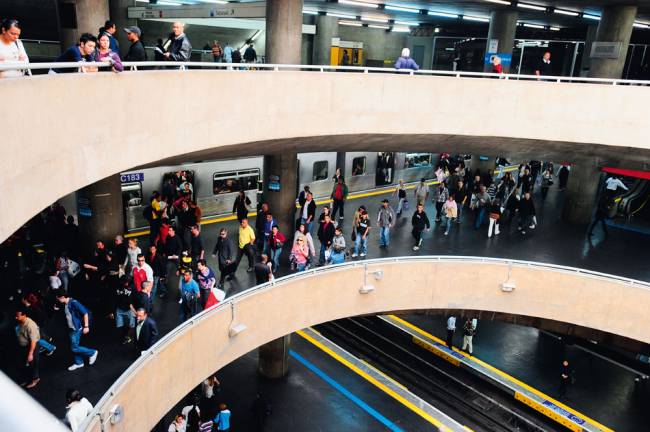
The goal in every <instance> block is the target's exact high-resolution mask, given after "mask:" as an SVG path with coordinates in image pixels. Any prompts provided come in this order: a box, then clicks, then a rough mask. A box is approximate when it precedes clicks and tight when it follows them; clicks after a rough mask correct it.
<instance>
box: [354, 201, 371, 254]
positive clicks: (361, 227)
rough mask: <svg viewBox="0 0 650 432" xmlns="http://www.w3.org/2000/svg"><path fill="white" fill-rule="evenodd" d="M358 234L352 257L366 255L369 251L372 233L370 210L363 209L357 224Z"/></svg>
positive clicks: (356, 230)
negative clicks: (369, 237)
mask: <svg viewBox="0 0 650 432" xmlns="http://www.w3.org/2000/svg"><path fill="white" fill-rule="evenodd" d="M355 232H356V236H355V239H354V252H353V253H352V258H356V257H357V256H360V257H365V256H366V253H367V252H368V235H369V234H370V219H369V217H368V212H365V211H362V212H361V214H360V216H359V220H358V221H357V223H356V224H355Z"/></svg>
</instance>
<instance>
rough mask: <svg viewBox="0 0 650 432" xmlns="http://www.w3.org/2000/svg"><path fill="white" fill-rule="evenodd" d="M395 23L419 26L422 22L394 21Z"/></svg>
mask: <svg viewBox="0 0 650 432" xmlns="http://www.w3.org/2000/svg"><path fill="white" fill-rule="evenodd" d="M394 22H395V24H399V25H403V26H410V27H417V26H419V25H420V23H416V22H410V21H394Z"/></svg>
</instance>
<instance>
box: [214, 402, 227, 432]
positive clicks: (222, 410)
mask: <svg viewBox="0 0 650 432" xmlns="http://www.w3.org/2000/svg"><path fill="white" fill-rule="evenodd" d="M230 415H231V413H230V410H229V409H228V407H227V406H226V404H225V403H221V404H219V412H218V413H217V415H216V416H215V417H214V420H213V421H214V426H215V429H214V430H216V431H228V430H230Z"/></svg>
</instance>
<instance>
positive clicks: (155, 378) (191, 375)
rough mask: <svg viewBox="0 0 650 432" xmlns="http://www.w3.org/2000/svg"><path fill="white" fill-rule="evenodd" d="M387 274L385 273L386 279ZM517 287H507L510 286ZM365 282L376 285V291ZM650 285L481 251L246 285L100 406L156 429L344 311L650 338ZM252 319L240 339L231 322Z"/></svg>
mask: <svg viewBox="0 0 650 432" xmlns="http://www.w3.org/2000/svg"><path fill="white" fill-rule="evenodd" d="M379 275H381V276H379ZM504 282H509V283H512V284H514V285H515V289H514V290H513V291H512V292H504V291H503V290H502V284H503V283H504ZM364 285H373V286H374V290H372V291H370V292H369V293H367V294H363V293H361V292H360V288H361V287H363V286H364ZM649 307H650V285H649V284H646V283H643V282H639V281H634V280H630V279H625V278H618V277H614V276H610V275H605V274H600V273H594V272H587V271H584V270H579V269H572V268H568V267H561V266H551V265H546V264H537V263H529V262H524V261H508V260H499V259H486V258H472V257H421V258H414V257H412V258H389V259H380V260H370V261H366V262H356V263H350V264H343V265H340V266H331V267H323V268H319V269H316V270H311V271H308V272H305V273H300V274H294V275H290V276H287V277H284V278H282V279H279V280H277V281H276V282H275V283H271V284H265V285H261V286H258V287H255V288H251V289H250V290H248V291H245V292H242V293H241V294H238V295H236V296H234V297H232V298H230V299H228V300H227V301H226V302H224V303H223V304H221V305H220V306H219V307H217V308H215V309H213V310H210V311H207V312H204V313H202V314H201V315H198V316H197V317H195V318H194V319H193V320H191V321H188V322H186V323H184V324H183V325H181V326H179V327H178V328H177V329H175V330H174V331H172V332H171V333H169V334H167V335H166V336H165V337H164V338H163V339H162V340H161V341H159V342H158V344H156V345H155V346H154V347H153V348H152V350H151V351H150V352H149V353H148V354H146V355H145V356H143V357H141V358H140V359H139V360H138V361H136V362H135V363H134V364H133V365H132V366H131V367H130V368H129V369H128V370H127V371H126V372H125V373H124V374H123V375H122V376H121V377H120V379H118V380H117V381H116V382H115V384H114V385H113V386H112V387H111V389H110V390H109V391H108V392H107V393H106V395H105V396H104V397H103V398H102V399H101V400H100V402H99V403H98V404H97V406H96V409H95V412H94V416H93V417H90V418H89V420H88V422H87V424H86V427H85V430H87V431H93V432H95V431H96V432H99V431H100V430H102V429H101V427H100V421H99V418H100V417H99V415H101V417H102V418H104V419H109V410H110V409H111V408H112V407H113V406H114V405H115V404H119V405H121V406H122V407H124V408H125V410H124V418H123V419H122V421H121V422H119V423H117V424H114V425H112V424H110V422H109V421H108V420H106V421H105V422H104V423H105V424H104V426H105V429H104V430H106V431H136V430H150V429H151V428H152V427H153V426H154V425H155V424H156V423H157V422H158V420H159V419H160V418H161V417H162V416H163V415H164V414H165V413H166V412H167V411H168V410H169V409H170V408H171V407H172V406H174V405H175V404H176V403H177V402H178V400H179V399H181V398H182V397H183V396H184V395H186V394H187V393H188V392H189V391H190V390H191V389H192V388H193V387H194V386H195V385H196V384H197V383H199V382H200V381H202V380H203V379H204V378H205V377H206V376H208V375H209V374H210V373H212V372H213V371H214V370H216V369H219V368H221V367H223V366H225V365H226V364H228V363H230V362H231V361H233V360H235V359H236V358H238V357H240V356H241V355H243V354H245V353H247V352H249V351H250V350H252V349H254V348H256V347H258V346H260V345H262V344H264V343H266V342H269V341H271V340H273V339H276V338H278V337H281V336H283V335H286V334H289V333H292V332H294V331H296V330H299V329H302V328H305V327H309V326H312V325H315V324H318V323H322V322H327V321H331V320H335V319H338V318H343V317H348V316H354V315H361V314H377V313H383V312H388V311H402V310H413V309H465V310H480V311H494V312H505V313H511V314H519V315H527V316H533V317H539V318H545V319H551V320H556V321H563V322H567V323H572V324H576V325H579V326H584V327H590V328H594V329H599V330H603V331H608V332H611V333H615V334H618V335H621V336H625V337H628V338H632V339H636V340H639V341H642V342H646V343H648V342H650V329H649V328H648V327H647V326H643V325H639V323H642V322H645V320H646V315H647V310H648V309H649ZM240 324H243V325H244V326H246V328H245V329H244V330H243V331H242V332H240V333H239V334H237V335H236V336H233V337H230V336H229V329H230V328H232V327H233V326H236V325H240Z"/></svg>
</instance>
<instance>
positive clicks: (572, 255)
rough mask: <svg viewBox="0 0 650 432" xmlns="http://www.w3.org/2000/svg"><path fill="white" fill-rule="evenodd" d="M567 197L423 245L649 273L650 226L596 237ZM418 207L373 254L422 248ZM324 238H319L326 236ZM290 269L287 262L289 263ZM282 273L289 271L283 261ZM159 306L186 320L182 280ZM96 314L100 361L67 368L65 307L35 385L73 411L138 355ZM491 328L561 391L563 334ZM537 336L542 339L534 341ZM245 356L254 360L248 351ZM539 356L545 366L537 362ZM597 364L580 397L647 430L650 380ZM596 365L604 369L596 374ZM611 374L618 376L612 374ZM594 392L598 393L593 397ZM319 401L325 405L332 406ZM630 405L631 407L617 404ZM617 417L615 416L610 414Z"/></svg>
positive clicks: (539, 382)
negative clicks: (526, 222) (415, 235)
mask: <svg viewBox="0 0 650 432" xmlns="http://www.w3.org/2000/svg"><path fill="white" fill-rule="evenodd" d="M384 197H385V196H381V195H379V196H373V197H366V198H361V199H355V200H350V201H348V202H347V204H346V208H345V210H346V219H345V220H344V221H343V224H344V227H345V228H346V232H349V228H350V226H351V224H352V216H353V214H354V209H356V208H357V207H358V206H359V205H362V204H363V205H365V206H366V207H367V208H368V209H369V211H370V217H371V220H375V219H374V218H376V214H377V209H378V208H379V205H380V202H381V200H382V199H383V198H384ZM409 198H410V196H409ZM563 199H564V196H563V193H562V192H559V191H557V189H556V188H555V187H553V188H552V189H551V191H550V192H549V195H548V198H547V201H546V203H544V204H543V203H542V202H541V201H540V200H539V198H538V197H537V199H536V205H537V218H538V222H539V226H538V227H537V228H536V229H535V230H528V234H527V235H526V236H522V235H520V234H519V233H518V232H517V231H516V223H515V224H513V226H512V227H507V226H505V225H504V226H502V233H501V234H500V235H499V236H498V237H496V238H492V239H488V238H487V228H482V229H481V230H480V231H475V230H474V229H473V226H472V224H471V221H472V219H473V218H472V217H471V215H469V214H467V213H466V214H465V215H464V221H463V223H462V224H460V225H455V226H454V227H453V228H452V231H451V233H450V235H449V236H443V235H442V233H443V232H444V229H443V228H442V227H438V226H436V225H435V224H434V226H433V229H432V230H431V231H430V232H428V233H426V234H425V236H424V241H423V244H422V247H421V249H420V251H419V252H417V254H420V255H434V254H436V255H475V256H489V257H502V258H515V259H523V260H531V261H540V262H546V263H553V264H561V265H567V266H575V267H581V268H586V269H591V270H596V271H601V272H605V273H612V274H616V275H621V276H627V277H632V278H636V279H640V280H645V281H650V266H648V265H647V263H648V258H649V257H650V256H649V255H650V252H648V248H647V247H645V242H648V241H650V237H649V236H647V235H644V234H641V233H637V232H632V231H627V230H620V229H614V228H612V229H610V235H609V237H608V238H607V239H606V240H605V239H603V238H602V235H601V233H600V231H599V229H597V236H595V237H593V238H592V241H588V239H587V238H586V236H585V232H586V226H584V225H582V226H581V225H570V224H566V223H565V222H562V221H560V211H559V209H561V207H562V204H563ZM319 207H320V206H319ZM412 210H413V209H411V211H410V212H409V215H408V217H407V216H404V217H402V218H401V219H400V220H399V222H398V223H397V226H396V227H395V229H394V230H393V232H392V235H391V245H390V247H389V248H387V249H380V248H379V247H378V230H377V229H373V230H371V234H370V239H369V247H368V257H367V258H380V257H387V256H403V255H413V254H415V252H413V251H412V250H411V247H412V244H413V243H412V238H411V234H410V231H411V227H410V213H412ZM317 213H320V209H318V210H317ZM427 213H428V215H429V218H430V219H431V221H432V222H433V220H434V219H435V217H434V214H435V208H434V206H433V205H432V204H431V203H428V204H427ZM515 221H516V220H515ZM224 226H225V227H227V228H229V229H230V231H231V232H233V233H235V232H236V222H235V221H228V222H221V223H214V224H206V225H205V226H204V227H203V230H202V236H203V240H204V244H205V246H206V248H207V249H206V250H207V251H209V252H211V251H212V248H213V246H214V244H215V242H216V239H217V235H218V230H219V228H221V227H224ZM316 244H317V245H318V241H317V240H316ZM145 245H146V239H145V238H144V237H143V238H141V247H142V246H145ZM243 261H244V263H243V264H242V265H241V266H240V268H239V270H238V272H237V279H236V280H234V281H232V282H228V283H227V288H228V295H232V294H234V293H236V292H240V291H242V290H245V289H247V288H249V287H250V286H252V285H253V284H254V276H253V275H252V274H249V273H246V265H245V264H246V259H245V258H244V259H243ZM285 263H286V261H285ZM214 264H215V261H214V259H213V258H212V257H211V256H210V257H209V259H208V265H214ZM215 267H216V266H215ZM283 271H284V272H286V269H284V270H283ZM281 274H283V272H282V271H281V272H280V275H281ZM174 282H175V281H174V278H171V282H170V285H171V286H176V284H175V283H174ZM153 316H154V318H155V319H156V320H157V322H158V325H159V327H160V330H161V332H162V333H166V332H168V331H169V330H171V329H172V328H173V327H175V326H176V325H177V324H178V305H177V303H176V297H175V295H174V291H173V290H172V292H171V295H169V296H168V297H167V298H166V299H163V300H161V299H156V302H155V311H154V314H153ZM94 324H95V325H94V328H93V331H92V332H91V334H90V335H89V336H88V337H87V338H86V337H84V339H83V345H85V346H89V347H92V348H98V349H99V351H100V354H99V358H98V360H97V363H96V364H95V365H94V366H93V367H85V368H83V369H80V370H77V371H74V372H68V371H67V369H66V368H67V366H68V365H70V364H71V362H72V357H71V355H70V352H69V348H68V343H67V337H66V334H65V324H64V318H63V316H62V314H60V315H59V316H58V317H56V319H55V320H54V322H52V323H50V324H49V325H48V328H47V330H48V332H49V333H50V334H51V335H53V336H54V337H55V339H56V340H57V346H58V350H57V352H56V353H55V354H54V355H53V356H52V357H48V358H43V359H42V361H41V377H42V381H41V384H40V385H39V386H37V387H36V388H35V389H33V390H32V391H31V392H30V394H32V395H33V396H34V397H35V398H36V399H37V400H38V401H39V402H41V403H42V404H43V405H44V406H45V407H46V408H47V409H49V410H50V411H51V412H53V413H54V414H55V415H57V416H62V415H63V414H64V412H65V400H64V398H65V392H66V390H67V389H68V388H70V387H76V388H78V389H80V390H81V391H82V392H83V393H84V394H85V395H86V396H87V397H88V399H89V400H90V401H91V402H92V403H95V402H97V400H99V398H100V397H101V395H102V394H103V393H104V392H105V391H106V390H107V389H108V388H109V386H110V385H111V384H112V383H113V382H114V381H115V379H117V377H118V376H119V375H120V374H121V373H122V372H123V371H124V370H125V369H126V368H127V367H128V365H129V364H130V363H131V362H132V360H133V357H132V356H131V349H130V348H129V347H124V346H121V345H120V338H119V335H118V333H117V331H116V329H115V328H114V326H113V322H112V321H108V320H106V319H104V318H103V317H101V316H97V315H96V316H95V321H94ZM488 328H490V327H488V326H487V325H485V326H483V324H481V328H480V330H479V336H478V337H477V338H476V345H477V350H488V347H489V346H491V345H493V346H494V348H493V351H492V352H493V353H494V355H493V356H492V357H489V358H486V359H485V360H486V361H488V362H489V361H491V360H494V361H497V358H498V355H497V354H498V353H499V352H501V351H503V352H504V355H503V356H502V357H503V359H504V360H503V362H504V364H503V368H504V370H506V371H507V372H509V373H512V374H513V375H515V376H517V377H518V378H521V379H522V380H524V381H526V382H528V383H529V384H531V385H535V386H539V387H543V388H544V390H548V391H549V392H552V390H553V388H554V387H555V385H556V382H557V380H556V379H555V378H554V374H555V372H556V371H557V361H558V360H557V359H558V356H559V355H560V354H557V353H558V351H559V350H561V346H558V347H555V348H553V349H550V348H543V349H538V350H534V349H533V348H535V347H536V346H537V345H539V346H546V345H551V346H553V345H554V344H556V343H555V342H552V341H545V338H544V337H542V336H539V335H537V336H536V330H534V329H529V328H523V329H522V330H521V331H517V332H512V331H511V330H510V331H508V332H506V333H504V334H503V335H501V333H499V331H497V330H495V331H494V333H490V332H488ZM494 328H500V327H498V326H497V327H494ZM502 331H503V330H502ZM3 341H4V343H5V345H6V344H7V340H6V338H4V337H3ZM531 341H535V343H534V344H533V346H532V347H531V345H530V344H531ZM540 341H541V342H540ZM503 344H506V345H507V347H505V348H504V347H503ZM520 344H521V346H520ZM4 350H5V351H4V352H6V353H7V355H3V356H2V358H1V359H0V366H1V368H2V369H3V370H5V371H7V372H8V373H9V374H10V375H14V376H15V367H14V360H13V357H12V355H11V351H10V349H9V348H8V347H7V346H5V347H4ZM479 352H480V351H479ZM538 355H539V357H538ZM581 355H582V354H579V353H576V354H575V356H576V357H575V359H576V360H575V361H576V363H578V364H581V363H580V362H585V364H587V365H589V364H590V363H593V364H598V365H599V364H600V362H599V361H596V360H589V359H588V358H586V357H585V359H584V360H580V356H581ZM246 359H248V360H246ZM241 361H253V360H251V359H250V358H249V357H246V358H245V359H242V360H241ZM531 363H532V364H536V365H537V366H538V367H536V368H534V369H533V368H529V364H531ZM495 366H499V365H495ZM589 367H591V368H592V369H589ZM589 367H579V368H578V383H577V384H576V389H575V390H574V391H575V392H576V393H575V395H574V396H573V397H575V398H576V403H578V404H580V409H583V410H584V411H585V412H586V414H588V415H593V416H594V417H596V418H598V419H602V420H603V422H604V423H605V424H606V425H608V426H616V427H615V428H616V429H617V430H640V429H638V428H637V429H635V427H629V426H628V425H647V424H649V422H648V412H647V409H644V407H643V406H644V404H645V406H647V402H648V401H650V398H649V396H648V391H647V390H641V391H636V390H634V387H633V386H632V387H631V384H630V383H629V380H628V378H627V376H623V377H622V376H620V375H618V372H616V370H615V369H613V368H612V367H609V366H607V365H606V364H602V365H600V366H598V368H596V366H593V365H591V366H589ZM229 370H230V369H229ZM518 371H530V372H531V373H530V374H529V375H527V376H526V375H524V376H522V375H518ZM594 371H596V372H598V374H597V375H595V374H594ZM608 375H609V376H611V377H612V378H611V379H609V378H605V376H608ZM595 376H597V377H599V380H604V383H607V386H605V387H603V388H602V390H599V393H598V395H599V396H598V397H592V394H589V393H587V392H588V391H589V390H590V389H591V388H592V386H595V385H596V383H594V382H592V381H595V380H594V379H593V377H595ZM222 378H224V381H228V380H229V374H228V373H224V374H223V376H222ZM581 381H582V382H583V383H584V384H585V385H586V386H587V390H585V393H584V399H583V398H582V397H581V396H580V392H579V390H578V387H579V386H580V385H581V384H580V382H581ZM599 382H600V381H599ZM544 383H546V387H544V386H543V384H544ZM224 385H226V384H224ZM592 393H593V392H592ZM252 395H253V393H251V397H252ZM570 397H571V393H570ZM588 400H591V405H590V403H589V402H588ZM320 408H321V409H323V407H320ZM327 409H332V408H331V407H330V408H327ZM600 411H606V412H607V414H606V415H605V416H604V417H603V416H599V415H598V414H597V413H598V412H600ZM622 412H625V413H626V414H624V415H619V414H618V413H622ZM610 417H611V421H608V419H609V418H610ZM614 417H616V418H614ZM609 423H611V424H609Z"/></svg>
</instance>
